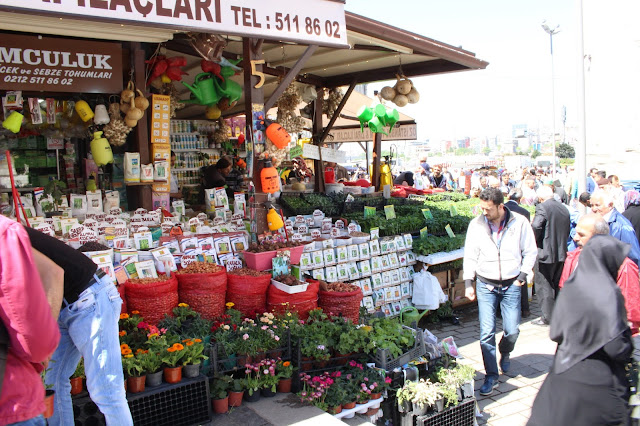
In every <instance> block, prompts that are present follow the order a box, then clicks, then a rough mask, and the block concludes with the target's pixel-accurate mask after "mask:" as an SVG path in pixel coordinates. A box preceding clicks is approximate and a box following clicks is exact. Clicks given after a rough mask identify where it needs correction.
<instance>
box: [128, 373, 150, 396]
mask: <svg viewBox="0 0 640 426" xmlns="http://www.w3.org/2000/svg"><path fill="white" fill-rule="evenodd" d="M146 381H147V376H140V377H129V378H128V379H127V384H128V387H129V392H130V393H140V392H143V391H144V384H145V383H146Z"/></svg>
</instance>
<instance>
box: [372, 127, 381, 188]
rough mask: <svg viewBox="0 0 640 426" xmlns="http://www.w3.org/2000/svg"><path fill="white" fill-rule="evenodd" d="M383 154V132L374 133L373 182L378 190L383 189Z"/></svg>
mask: <svg viewBox="0 0 640 426" xmlns="http://www.w3.org/2000/svg"><path fill="white" fill-rule="evenodd" d="M381 155H382V133H374V137H373V177H372V178H371V184H372V185H373V186H375V187H376V190H377V191H382V188H381V187H380V156H381Z"/></svg>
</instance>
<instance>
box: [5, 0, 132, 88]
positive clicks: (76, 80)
mask: <svg viewBox="0 0 640 426" xmlns="http://www.w3.org/2000/svg"><path fill="white" fill-rule="evenodd" d="M25 3H26V2H25ZM34 3H35V2H34ZM38 3H41V2H38ZM0 90H23V91H27V92H34V91H45V92H76V93H78V92H83V93H116V92H120V90H122V48H121V46H120V44H119V43H104V42H96V41H87V40H71V39H59V38H51V37H39V36H26V35H15V34H3V35H2V37H1V38H0Z"/></svg>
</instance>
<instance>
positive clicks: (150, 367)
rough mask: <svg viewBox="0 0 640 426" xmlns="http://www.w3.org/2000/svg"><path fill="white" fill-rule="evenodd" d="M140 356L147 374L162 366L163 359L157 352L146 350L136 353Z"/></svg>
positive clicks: (158, 369) (141, 363)
mask: <svg viewBox="0 0 640 426" xmlns="http://www.w3.org/2000/svg"><path fill="white" fill-rule="evenodd" d="M136 356H137V357H139V358H140V365H142V370H143V371H144V373H145V374H153V373H157V372H158V371H160V369H161V368H162V359H161V358H160V356H158V354H157V353H154V352H150V351H146V352H144V353H140V354H137V355H136Z"/></svg>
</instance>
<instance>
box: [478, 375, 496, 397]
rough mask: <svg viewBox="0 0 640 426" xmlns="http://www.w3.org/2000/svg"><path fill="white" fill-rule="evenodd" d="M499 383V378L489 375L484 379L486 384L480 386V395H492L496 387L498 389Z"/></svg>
mask: <svg viewBox="0 0 640 426" xmlns="http://www.w3.org/2000/svg"><path fill="white" fill-rule="evenodd" d="M498 385H499V383H498V379H494V378H493V377H487V378H486V379H484V384H483V385H482V387H481V388H480V395H483V396H486V395H491V394H492V393H493V390H494V389H498Z"/></svg>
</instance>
